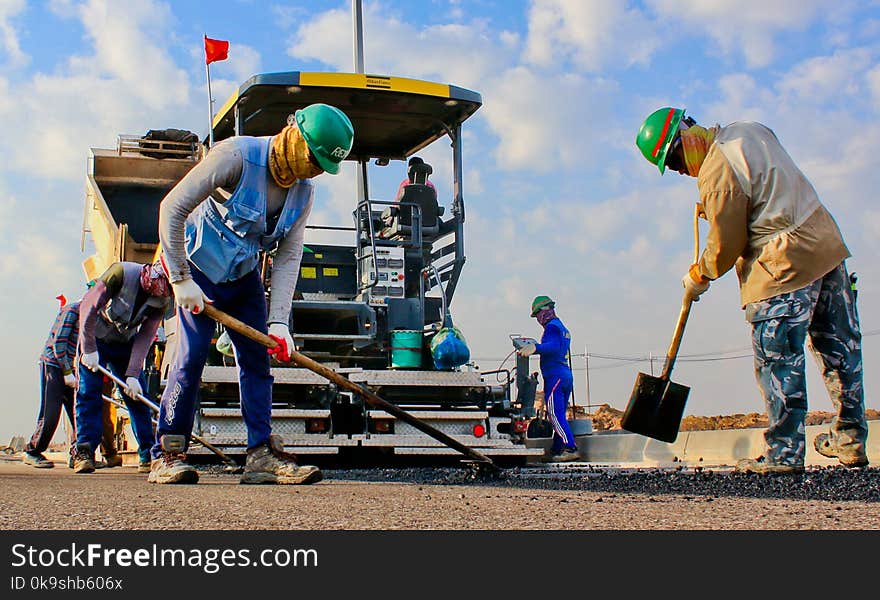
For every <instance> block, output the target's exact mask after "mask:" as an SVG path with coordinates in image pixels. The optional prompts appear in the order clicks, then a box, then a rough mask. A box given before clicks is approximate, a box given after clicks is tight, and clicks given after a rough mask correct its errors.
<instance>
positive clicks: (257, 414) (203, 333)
mask: <svg viewBox="0 0 880 600" xmlns="http://www.w3.org/2000/svg"><path fill="white" fill-rule="evenodd" d="M189 268H190V272H191V274H192V278H193V281H195V282H196V283H197V284H198V285H199V287H200V288H202V291H203V292H204V293H205V295H206V296H207V297H208V298H210V299H211V300H213V305H214V307H216V308H217V309H219V310H222V311H223V312H225V313H228V314H229V315H231V316H233V317H235V318H237V319H239V320H240V321H242V322H244V323H245V324H247V325H250V326H251V327H253V328H254V329H256V330H257V331H260V332H262V333H267V331H268V328H267V326H266V295H265V294H266V292H265V289H264V288H263V282H262V280H261V279H260V274H259V271H258V270H256V269H254V270H253V271H251V272H250V273H249V274H247V275H245V276H244V277H242V278H241V279H237V280H235V281H229V282H226V283H219V284H215V283H212V282H211V280H210V279H208V278H207V277H206V276H205V275H204V274H203V273H202V272H201V271H199V270H198V269H197V268H196V267H195V266H194V265H193V264H192V263H190V265H189ZM216 326H217V323H216V322H215V321H214V320H213V319H211V318H210V317H207V316H205V315H204V314H198V315H196V314H193V313H192V312H190V311H188V310H183V309H181V308H180V307H178V309H177V355H176V357H175V360H174V365H173V366H172V367H171V372H170V373H169V375H168V385H167V386H165V392H164V393H163V394H162V404H161V406H160V407H159V427H158V430H157V435H156V445H155V446H154V447H153V452H152V454H153V457H158V456H160V455H161V454H162V449H161V446H160V441H161V436H163V435H168V434H174V435H183V436H186V438H187V445H188V444H189V438H190V436H191V435H192V428H193V421H194V419H195V411H196V397H197V395H198V391H199V382H200V381H201V379H202V372H203V370H204V368H205V361H206V360H207V358H208V350H210V348H211V340H212V339H213V337H214V331H215V328H216ZM227 333H229V338H230V339H231V340H232V345H233V346H234V347H235V358H236V361H237V364H238V373H239V375H238V379H239V396H240V398H241V414H242V417H243V418H244V422H245V426H246V427H247V433H248V448H254V447H256V446H260V445H262V444H264V443H266V442H267V441H268V439H269V434H270V433H272V429H271V419H272V382H273V378H272V375H271V374H270V372H269V355H268V354H267V353H266V348H264V347H263V346H262V345H260V344H259V343H257V342H255V341H253V340H251V339H249V338H247V337H245V336H243V335H241V334H240V333H237V332H235V331H232V330H228V331H227Z"/></svg>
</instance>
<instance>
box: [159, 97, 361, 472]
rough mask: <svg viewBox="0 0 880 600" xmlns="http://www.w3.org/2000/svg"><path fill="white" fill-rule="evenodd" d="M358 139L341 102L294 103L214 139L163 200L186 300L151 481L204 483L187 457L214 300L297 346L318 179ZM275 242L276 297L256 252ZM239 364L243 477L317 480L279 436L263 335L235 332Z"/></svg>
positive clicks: (163, 227)
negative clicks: (260, 130) (288, 111)
mask: <svg viewBox="0 0 880 600" xmlns="http://www.w3.org/2000/svg"><path fill="white" fill-rule="evenodd" d="M353 143H354V127H353V126H352V124H351V121H350V120H349V118H348V117H347V116H346V115H345V114H344V113H343V112H342V111H341V110H339V109H338V108H335V107H333V106H328V105H326V104H312V105H309V106H306V107H305V108H303V109H301V110H298V111H296V113H295V114H294V116H293V118H292V119H291V122H290V123H289V124H288V125H287V126H286V127H284V128H283V129H282V130H281V132H280V133H278V134H276V135H274V136H266V137H252V136H236V137H231V138H228V139H225V140H223V141H221V142H220V143H218V144H216V145H215V146H214V147H212V148H211V150H210V152H208V154H207V156H206V157H205V159H204V160H203V161H202V162H200V163H199V164H198V165H196V166H195V167H193V169H192V170H191V171H190V172H189V173H187V175H186V176H185V177H184V178H183V179H181V180H180V181H179V182H178V183H177V185H176V186H174V188H173V189H172V190H171V191H170V192H169V193H168V195H167V196H165V198H164V199H163V200H162V204H161V206H160V209H159V241H160V242H161V244H162V252H163V258H164V260H165V262H166V266H167V268H168V273H169V279H170V280H171V285H172V287H173V288H174V297H175V299H176V300H177V305H178V311H177V323H178V328H177V334H178V338H179V341H178V348H177V354H176V357H175V360H174V364H173V366H172V368H171V371H170V373H169V375H168V384H167V386H166V387H165V392H164V394H163V395H162V404H161V406H160V409H159V425H158V429H157V433H156V438H157V440H156V441H157V443H156V445H155V446H154V447H153V451H152V456H153V464H152V470H151V472H150V475H149V478H148V481H150V482H151V483H160V484H162V483H165V484H170V483H197V482H198V473H197V472H196V470H195V469H194V468H193V467H192V465H190V464H188V463H187V462H186V460H185V458H186V457H185V454H184V451H185V450H186V448H187V446H188V444H189V439H190V436H191V434H192V428H193V420H194V418H195V410H196V394H197V393H198V390H199V382H200V380H201V377H202V372H203V370H204V367H205V360H206V358H207V353H208V349H209V347H210V345H211V339H212V338H213V336H214V330H215V328H216V323H215V322H214V321H213V320H212V319H210V318H209V317H207V316H206V315H204V314H201V313H202V311H203V310H204V306H205V303H206V302H208V303H213V305H214V306H215V307H216V308H217V309H218V310H221V311H224V312H227V313H229V314H230V315H232V316H233V317H235V318H237V319H239V320H240V321H242V322H244V323H245V324H246V325H249V326H251V327H253V328H255V329H257V330H258V331H260V332H262V333H264V334H265V333H268V335H269V336H271V337H273V338H274V339H275V340H276V341H277V342H278V344H279V346H278V348H277V350H278V351H279V352H278V357H279V358H280V359H281V360H283V361H289V360H290V358H289V352H290V351H292V350H294V346H293V337H292V336H291V333H290V311H291V304H292V300H293V293H294V290H295V289H296V281H297V276H298V275H299V265H300V261H301V260H302V253H303V236H304V233H305V228H306V222H307V221H308V217H309V213H310V212H311V209H312V203H313V199H314V185H313V183H312V181H311V179H312V178H313V177H317V176H318V175H320V174H321V173H323V172H325V171H326V172H328V173H331V174H336V173H338V172H339V168H340V163H341V162H342V161H343V160H344V159H345V157H346V156H348V153H349V152H350V151H351V147H352V144H353ZM276 245H277V249H278V250H277V252H276V254H275V257H274V259H273V263H272V286H271V297H270V300H269V307H268V309H267V307H266V290H265V288H264V287H263V280H262V278H261V276H260V270H259V255H260V252H261V251H268V250H270V249H272V248H273V247H275V246H276ZM228 333H229V338H230V340H231V342H232V346H233V349H234V352H235V356H236V363H237V364H238V368H239V395H240V398H241V412H242V417H243V418H244V422H245V426H246V427H247V436H248V447H247V458H246V460H245V467H244V473H243V474H242V477H241V483H245V484H256V483H275V484H309V483H315V482H317V481H320V480H321V478H322V477H323V475H322V474H321V471H320V470H319V469H318V468H317V467H314V466H310V465H299V464H297V462H296V461H295V460H294V457H293V456H292V455H290V454H288V453H286V452H284V445H283V443H282V440H281V438H280V437H279V436H278V435H273V434H272V426H271V418H272V382H273V378H272V374H271V372H270V370H269V356H268V355H267V354H266V349H265V348H264V347H263V346H261V345H260V344H259V343H257V342H254V341H253V340H251V339H249V338H247V337H245V336H244V335H242V334H240V333H237V332H235V331H231V330H229V331H228Z"/></svg>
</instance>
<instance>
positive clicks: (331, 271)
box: [324, 267, 339, 277]
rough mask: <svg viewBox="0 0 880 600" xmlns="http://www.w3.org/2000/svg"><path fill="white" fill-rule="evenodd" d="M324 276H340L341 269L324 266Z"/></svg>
mask: <svg viewBox="0 0 880 600" xmlns="http://www.w3.org/2000/svg"><path fill="white" fill-rule="evenodd" d="M324 277H339V269H337V268H336V267H324Z"/></svg>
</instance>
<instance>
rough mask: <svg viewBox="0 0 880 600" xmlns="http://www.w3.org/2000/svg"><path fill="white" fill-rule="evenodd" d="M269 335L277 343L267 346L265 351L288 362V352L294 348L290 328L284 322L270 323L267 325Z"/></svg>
mask: <svg viewBox="0 0 880 600" xmlns="http://www.w3.org/2000/svg"><path fill="white" fill-rule="evenodd" d="M269 337H270V338H272V339H273V340H275V341H276V342H278V345H277V346H276V347H275V348H269V349H268V350H267V352H268V353H269V354H272V355H273V356H275V358H277V359H278V360H280V361H282V362H290V352H291V350H296V346H294V345H293V337H292V336H291V335H290V328H289V327H287V325H285V324H284V323H272V324H271V325H269Z"/></svg>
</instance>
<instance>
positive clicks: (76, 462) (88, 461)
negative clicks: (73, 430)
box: [73, 444, 95, 473]
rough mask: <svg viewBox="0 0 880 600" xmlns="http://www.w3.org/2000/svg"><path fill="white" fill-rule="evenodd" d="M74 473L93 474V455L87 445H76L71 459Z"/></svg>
mask: <svg viewBox="0 0 880 600" xmlns="http://www.w3.org/2000/svg"><path fill="white" fill-rule="evenodd" d="M73 472H74V473H94V472H95V455H94V454H93V453H92V449H91V448H90V447H89V445H88V444H77V445H76V454H75V455H74V457H73Z"/></svg>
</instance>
